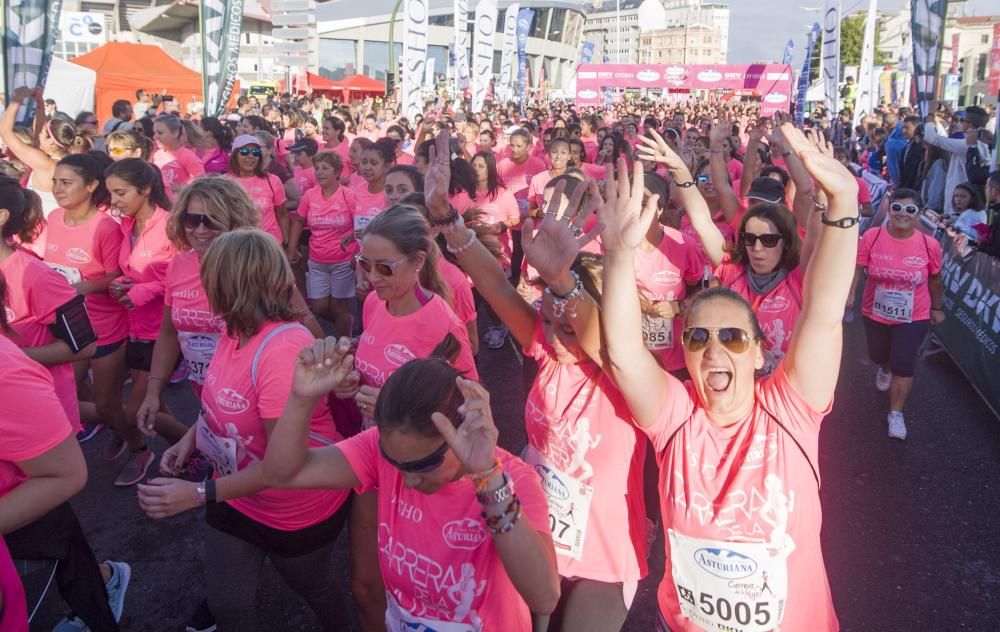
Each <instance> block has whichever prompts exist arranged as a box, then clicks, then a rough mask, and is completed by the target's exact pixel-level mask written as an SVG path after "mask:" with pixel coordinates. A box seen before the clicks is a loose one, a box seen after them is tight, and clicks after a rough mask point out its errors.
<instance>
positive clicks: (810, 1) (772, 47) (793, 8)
mask: <svg viewBox="0 0 1000 632" xmlns="http://www.w3.org/2000/svg"><path fill="white" fill-rule="evenodd" d="M907 1H908V0H879V2H878V8H879V9H880V10H884V11H896V10H898V9H899V8H900V7H901V6H903V5H904V3H905V2H907ZM825 4H826V2H825V0H729V63H731V64H741V63H750V62H754V61H760V60H769V59H770V60H780V58H781V54H782V52H783V51H784V50H785V42H787V41H788V39H789V38H791V39H793V40H795V57H794V59H793V62H792V63H793V64H799V65H801V64H802V55H803V52H802V48H803V46H804V45H805V41H806V33H807V32H808V31H809V27H810V26H812V23H813V22H815V21H817V18H818V17H819V12H818V11H809V10H807V8H808V7H817V8H821V7H823V6H825ZM991 5H992V6H991ZM841 6H842V7H843V11H844V13H845V14H846V13H848V12H850V11H866V10H867V8H868V0H841ZM966 7H967V10H966V15H990V14H991V13H996V14H1000V3H997V2H996V0H968V2H967V3H966Z"/></svg>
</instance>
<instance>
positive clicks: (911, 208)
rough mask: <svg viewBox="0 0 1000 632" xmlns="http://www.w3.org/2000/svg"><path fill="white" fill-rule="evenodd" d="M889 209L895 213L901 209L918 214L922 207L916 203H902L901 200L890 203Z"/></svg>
mask: <svg viewBox="0 0 1000 632" xmlns="http://www.w3.org/2000/svg"><path fill="white" fill-rule="evenodd" d="M889 209H890V210H891V211H892V212H893V213H899V212H901V211H906V213H907V215H916V214H917V213H919V212H920V207H919V206H917V205H916V204H900V203H899V202H893V203H892V204H890V205H889Z"/></svg>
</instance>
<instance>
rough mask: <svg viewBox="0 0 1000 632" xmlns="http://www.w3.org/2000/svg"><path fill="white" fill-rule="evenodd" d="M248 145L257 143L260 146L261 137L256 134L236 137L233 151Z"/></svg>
mask: <svg viewBox="0 0 1000 632" xmlns="http://www.w3.org/2000/svg"><path fill="white" fill-rule="evenodd" d="M247 145H257V146H258V147H260V145H261V144H260V139H259V138H257V137H256V136H251V135H250V134H241V135H239V136H237V137H236V140H234V141H233V151H236V150H237V149H240V148H242V147H246V146H247Z"/></svg>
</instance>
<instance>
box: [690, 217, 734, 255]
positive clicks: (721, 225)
mask: <svg viewBox="0 0 1000 632" xmlns="http://www.w3.org/2000/svg"><path fill="white" fill-rule="evenodd" d="M713 221H714V222H715V225H716V227H718V229H719V232H720V233H722V238H723V239H725V240H726V243H727V244H730V245H732V244H735V243H736V231H735V230H733V227H732V226H730V224H729V222H727V221H726V220H725V218H724V217H722V215H721V214H720V215H719V216H718V217H715V218H713ZM680 230H681V232H682V233H684V234H685V235H687V236H689V237H692V238H694V240H695V241H697V242H698V245H699V246H701V241H700V240H699V239H698V231H696V230H695V229H694V226H692V225H691V218H690V217H688V214H687V213H684V214H683V215H681V228H680ZM702 250H703V251H704V249H702ZM705 260H706V261H708V255H707V254H706V255H705Z"/></svg>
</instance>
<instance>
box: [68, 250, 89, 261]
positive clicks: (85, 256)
mask: <svg viewBox="0 0 1000 632" xmlns="http://www.w3.org/2000/svg"><path fill="white" fill-rule="evenodd" d="M66 258H67V259H69V260H70V261H72V262H73V263H90V253H88V252H87V251H86V250H84V249H83V248H70V249H69V250H67V251H66Z"/></svg>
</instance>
